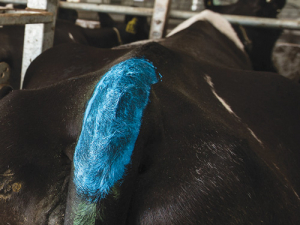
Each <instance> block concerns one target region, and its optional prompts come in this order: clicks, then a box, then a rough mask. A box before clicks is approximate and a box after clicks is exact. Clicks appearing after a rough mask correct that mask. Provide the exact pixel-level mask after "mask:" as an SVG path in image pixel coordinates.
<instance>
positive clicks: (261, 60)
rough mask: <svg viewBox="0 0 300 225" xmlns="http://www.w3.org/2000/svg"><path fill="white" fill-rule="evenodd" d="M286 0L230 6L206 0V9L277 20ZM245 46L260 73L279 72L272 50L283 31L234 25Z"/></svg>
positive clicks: (252, 0) (243, 0) (241, 0)
mask: <svg viewBox="0 0 300 225" xmlns="http://www.w3.org/2000/svg"><path fill="white" fill-rule="evenodd" d="M285 3H286V0H238V1H237V2H236V3H234V4H230V5H215V4H214V1H213V0H204V4H205V8H206V9H210V10H212V11H215V12H218V13H221V14H231V15H244V16H255V17H262V18H276V17H277V15H278V13H279V12H280V11H281V9H282V8H283V7H284V5H285ZM233 27H234V29H235V31H236V32H237V34H238V36H239V38H240V39H241V40H242V42H243V43H244V45H245V49H246V52H247V53H248V55H249V57H250V60H251V62H252V65H253V68H254V69H255V70H258V71H269V72H277V70H276V68H275V67H274V65H273V62H272V50H273V48H274V45H275V43H276V40H277V39H278V38H279V36H280V35H281V33H282V29H270V28H263V27H262V28H259V27H247V26H241V25H233Z"/></svg>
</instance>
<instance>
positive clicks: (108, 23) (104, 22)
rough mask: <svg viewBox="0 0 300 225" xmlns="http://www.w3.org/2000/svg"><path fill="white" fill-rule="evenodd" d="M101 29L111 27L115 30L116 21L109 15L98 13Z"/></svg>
mask: <svg viewBox="0 0 300 225" xmlns="http://www.w3.org/2000/svg"><path fill="white" fill-rule="evenodd" d="M98 17H99V22H100V27H102V28H103V27H109V28H113V27H114V26H115V21H114V20H113V19H112V18H111V16H110V15H109V14H107V13H102V12H99V13H98Z"/></svg>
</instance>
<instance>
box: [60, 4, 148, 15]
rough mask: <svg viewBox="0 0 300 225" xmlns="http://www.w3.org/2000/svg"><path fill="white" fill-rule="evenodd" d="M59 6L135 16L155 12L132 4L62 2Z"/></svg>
mask: <svg viewBox="0 0 300 225" xmlns="http://www.w3.org/2000/svg"><path fill="white" fill-rule="evenodd" d="M59 7H61V8H66V9H77V10H86V11H94V12H106V13H114V14H126V15H134V16H152V14H153V9H151V8H142V7H131V6H117V5H104V4H90V3H73V2H60V3H59Z"/></svg>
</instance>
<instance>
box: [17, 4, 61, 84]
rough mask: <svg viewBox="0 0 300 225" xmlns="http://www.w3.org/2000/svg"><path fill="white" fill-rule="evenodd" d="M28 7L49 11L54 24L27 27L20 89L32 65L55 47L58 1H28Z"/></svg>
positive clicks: (28, 25)
mask: <svg viewBox="0 0 300 225" xmlns="http://www.w3.org/2000/svg"><path fill="white" fill-rule="evenodd" d="M27 7H28V8H30V9H41V10H47V11H49V12H50V13H51V14H52V22H50V23H40V24H27V25H25V35H24V47H23V58H22V70H21V81H20V89H22V86H23V80H24V76H25V73H26V70H27V68H28V67H29V65H30V63H31V62H32V61H33V60H34V59H35V58H36V57H37V56H38V55H40V54H41V53H42V52H43V51H45V50H46V49H48V48H50V47H52V46H53V40H54V28H55V19H56V13H57V7H58V0H28V2H27Z"/></svg>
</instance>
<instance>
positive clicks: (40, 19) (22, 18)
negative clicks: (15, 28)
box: [0, 10, 53, 25]
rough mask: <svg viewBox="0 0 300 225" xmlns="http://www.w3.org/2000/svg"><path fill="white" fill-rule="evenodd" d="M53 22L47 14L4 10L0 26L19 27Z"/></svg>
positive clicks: (51, 16) (0, 14)
mask: <svg viewBox="0 0 300 225" xmlns="http://www.w3.org/2000/svg"><path fill="white" fill-rule="evenodd" d="M52 21H53V14H52V13H49V12H41V11H32V10H5V12H4V13H1V10H0V24H1V25H21V24H33V23H49V22H52Z"/></svg>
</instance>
